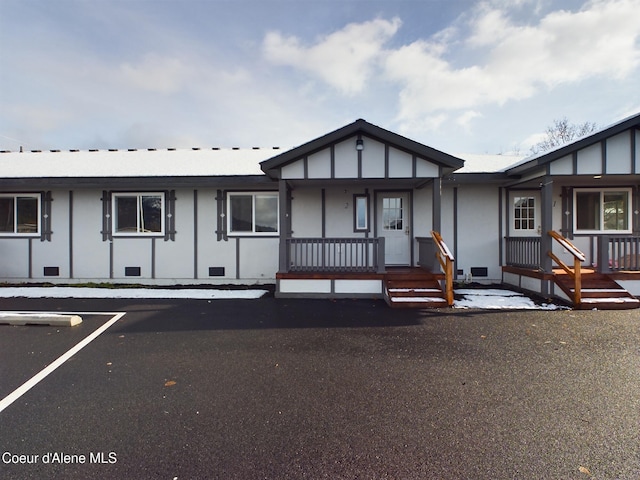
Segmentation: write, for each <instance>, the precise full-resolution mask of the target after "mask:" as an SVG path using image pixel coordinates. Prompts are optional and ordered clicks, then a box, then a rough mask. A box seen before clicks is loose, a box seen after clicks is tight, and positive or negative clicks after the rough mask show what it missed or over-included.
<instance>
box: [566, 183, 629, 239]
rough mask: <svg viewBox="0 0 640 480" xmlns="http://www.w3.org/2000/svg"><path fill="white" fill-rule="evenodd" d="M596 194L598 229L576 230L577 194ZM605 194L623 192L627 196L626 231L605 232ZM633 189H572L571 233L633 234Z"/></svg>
mask: <svg viewBox="0 0 640 480" xmlns="http://www.w3.org/2000/svg"><path fill="white" fill-rule="evenodd" d="M584 192H590V193H594V192H597V193H599V194H600V228H599V229H595V230H594V229H589V230H584V229H583V230H581V229H579V228H578V204H577V199H578V193H584ZM607 192H625V193H626V194H627V227H628V228H627V229H625V230H606V229H605V228H604V194H605V193H607ZM632 211H633V189H632V188H631V187H606V188H574V189H573V232H574V233H575V234H576V235H585V234H599V235H616V234H625V235H626V234H631V233H632V232H633V215H632V213H633V212H632Z"/></svg>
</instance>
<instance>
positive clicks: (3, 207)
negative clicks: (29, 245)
mask: <svg viewBox="0 0 640 480" xmlns="http://www.w3.org/2000/svg"><path fill="white" fill-rule="evenodd" d="M40 208H41V207H40V195H37V194H11V195H7V194H3V195H0V235H39V234H40V221H39V219H40Z"/></svg>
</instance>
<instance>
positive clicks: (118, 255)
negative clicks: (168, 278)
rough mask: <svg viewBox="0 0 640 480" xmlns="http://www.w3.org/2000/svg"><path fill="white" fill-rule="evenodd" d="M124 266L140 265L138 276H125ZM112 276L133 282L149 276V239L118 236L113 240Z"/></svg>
mask: <svg viewBox="0 0 640 480" xmlns="http://www.w3.org/2000/svg"><path fill="white" fill-rule="evenodd" d="M126 267H140V276H139V277H137V276H135V277H127V276H125V274H124V272H125V268H126ZM113 278H114V279H126V280H127V281H131V282H135V281H136V279H137V278H139V279H149V278H151V239H150V238H118V239H115V238H114V240H113Z"/></svg>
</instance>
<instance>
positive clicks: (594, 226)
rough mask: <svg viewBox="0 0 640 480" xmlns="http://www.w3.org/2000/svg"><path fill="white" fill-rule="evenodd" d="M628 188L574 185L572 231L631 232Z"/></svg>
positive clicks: (629, 191) (629, 189) (629, 190)
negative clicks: (580, 186) (599, 187)
mask: <svg viewBox="0 0 640 480" xmlns="http://www.w3.org/2000/svg"><path fill="white" fill-rule="evenodd" d="M631 205H632V204H631V188H605V189H596V188H576V189H574V191H573V208H574V215H573V219H574V220H573V222H574V225H573V227H574V231H575V232H576V233H605V232H606V233H611V232H617V233H631Z"/></svg>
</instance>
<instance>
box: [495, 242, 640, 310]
mask: <svg viewBox="0 0 640 480" xmlns="http://www.w3.org/2000/svg"><path fill="white" fill-rule="evenodd" d="M547 237H548V238H551V239H553V240H555V242H556V243H557V244H558V245H559V246H560V247H561V248H562V249H563V251H565V252H568V253H569V254H570V255H571V257H572V259H573V262H569V264H567V262H565V261H563V260H561V259H560V258H558V256H557V255H556V254H554V253H553V251H552V250H547V251H544V250H543V247H542V245H543V242H542V239H543V237H506V238H505V266H503V268H502V271H503V281H505V283H508V284H512V285H514V286H517V287H519V288H522V289H524V290H531V291H535V292H538V293H542V292H544V291H547V292H548V295H549V296H556V297H559V298H562V299H564V300H565V301H567V302H569V303H570V304H572V305H573V306H574V308H578V309H593V308H597V309H603V310H604V309H630V308H640V301H639V300H638V298H636V297H638V296H640V237H634V236H609V235H603V236H598V237H596V238H594V239H593V241H592V242H591V244H593V245H595V252H591V255H590V257H591V258H595V259H597V260H598V261H597V263H593V264H592V265H589V264H586V265H585V264H584V262H585V259H586V255H585V254H584V253H582V252H581V251H580V250H579V249H578V248H577V247H576V246H575V245H574V244H573V243H571V242H570V241H569V240H568V239H566V238H564V237H563V236H562V235H560V234H559V233H557V232H555V231H550V232H548V234H547ZM543 259H544V260H545V262H543ZM546 261H552V262H553V266H552V268H551V269H549V270H546V269H545V263H546Z"/></svg>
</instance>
